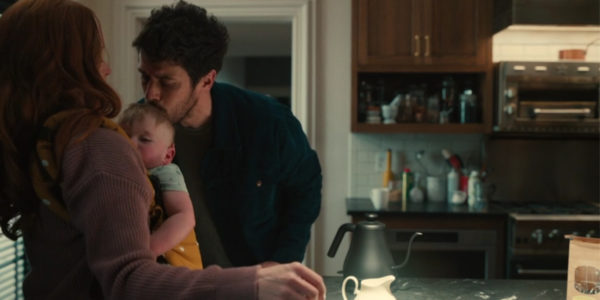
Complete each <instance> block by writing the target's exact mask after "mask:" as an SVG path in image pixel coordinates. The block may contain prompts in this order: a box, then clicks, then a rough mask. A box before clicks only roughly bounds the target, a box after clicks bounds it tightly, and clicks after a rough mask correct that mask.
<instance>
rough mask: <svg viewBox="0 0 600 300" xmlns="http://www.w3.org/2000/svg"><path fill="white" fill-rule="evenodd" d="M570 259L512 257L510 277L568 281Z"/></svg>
mask: <svg viewBox="0 0 600 300" xmlns="http://www.w3.org/2000/svg"><path fill="white" fill-rule="evenodd" d="M567 267H568V257H565V256H564V255H516V256H511V259H510V263H509V270H508V274H509V275H508V276H509V278H511V279H560V280H567Z"/></svg>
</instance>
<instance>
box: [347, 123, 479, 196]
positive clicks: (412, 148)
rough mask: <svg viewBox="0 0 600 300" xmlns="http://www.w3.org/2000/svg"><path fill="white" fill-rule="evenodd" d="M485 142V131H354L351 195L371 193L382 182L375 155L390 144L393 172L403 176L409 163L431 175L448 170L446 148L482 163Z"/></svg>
mask: <svg viewBox="0 0 600 300" xmlns="http://www.w3.org/2000/svg"><path fill="white" fill-rule="evenodd" d="M481 143H482V135H478V134H455V135H454V134H352V136H351V142H350V145H351V147H352V149H351V151H350V153H351V155H352V156H353V157H352V158H351V159H350V161H351V162H352V166H350V169H351V176H350V180H351V183H350V186H351V189H350V192H351V195H350V196H352V197H369V193H370V190H371V188H374V187H379V186H381V185H382V180H383V171H377V170H376V169H375V159H376V155H377V153H385V151H386V150H387V149H388V148H389V149H392V172H393V173H394V174H395V176H396V177H397V179H400V176H401V173H402V170H403V169H404V168H406V167H408V168H410V169H411V170H413V171H415V172H417V173H420V174H425V169H426V170H427V172H428V173H429V174H430V175H442V174H445V173H447V172H448V170H449V166H448V164H447V163H446V161H445V159H444V158H443V157H442V154H441V151H442V149H444V148H446V149H449V150H451V151H452V152H453V153H456V154H458V155H459V156H460V157H461V158H463V162H464V160H465V159H468V161H469V164H471V165H473V166H477V165H480V163H481V155H480V151H481ZM358 147H360V148H358ZM365 149H368V150H365ZM419 150H424V154H423V158H422V162H423V164H424V165H425V169H423V167H422V166H421V165H420V164H418V162H417V159H416V154H417V151H419Z"/></svg>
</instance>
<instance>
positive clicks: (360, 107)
mask: <svg viewBox="0 0 600 300" xmlns="http://www.w3.org/2000/svg"><path fill="white" fill-rule="evenodd" d="M352 18H353V19H352V20H353V21H352V26H353V31H352V32H353V36H352V38H353V39H352V49H353V51H352V118H351V129H352V132H369V133H399V132H411V133H489V132H491V128H492V125H491V123H492V115H493V114H492V97H493V92H492V89H493V84H492V80H493V65H492V57H491V49H492V47H491V46H492V45H491V39H492V2H491V0H353V13H352ZM423 76H425V77H427V76H429V77H431V78H426V79H424V80H422V81H420V82H417V83H419V84H421V83H426V84H428V93H430V94H428V95H431V94H434V93H437V92H439V90H440V87H439V85H440V83H441V80H442V78H444V77H445V76H453V77H468V78H471V77H472V78H476V80H475V81H474V82H472V85H473V86H474V88H475V89H476V90H477V97H478V98H479V100H478V101H479V107H478V109H479V110H480V115H479V120H478V121H477V122H476V123H468V124H459V123H457V121H451V122H450V123H445V124H436V123H431V122H430V123H425V122H414V123H412V122H409V123H396V124H368V123H366V122H365V120H364V115H365V110H366V109H367V108H365V107H368V106H372V105H382V104H386V103H389V102H390V101H391V100H392V99H393V98H394V96H395V94H396V93H397V92H398V91H399V90H402V89H407V86H404V87H401V86H399V85H401V84H404V85H408V84H409V83H410V84H413V83H415V82H414V78H423ZM394 77H396V78H394ZM406 79H409V80H406ZM369 80H372V81H371V82H369ZM418 80H420V79H418ZM365 81H366V82H368V83H370V84H371V85H376V84H377V82H380V81H386V83H389V82H392V83H393V84H395V85H391V86H386V91H385V95H383V96H382V97H380V98H381V99H379V100H378V101H374V102H375V103H374V104H373V103H369V104H365V103H364V102H365V101H364V100H365V99H361V96H360V95H359V90H360V85H361V83H362V82H365ZM459 92H460V90H457V97H458V94H459ZM361 101H363V102H361Z"/></svg>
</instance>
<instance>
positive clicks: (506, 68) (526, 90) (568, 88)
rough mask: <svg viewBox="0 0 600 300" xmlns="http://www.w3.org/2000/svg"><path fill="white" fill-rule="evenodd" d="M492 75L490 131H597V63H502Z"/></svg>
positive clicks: (574, 133)
mask: <svg viewBox="0 0 600 300" xmlns="http://www.w3.org/2000/svg"><path fill="white" fill-rule="evenodd" d="M495 75H496V85H495V97H494V98H495V105H494V106H495V113H494V127H493V131H494V132H496V133H518V134H534V135H561V136H562V135H572V136H579V135H586V136H598V134H599V133H600V121H599V109H600V106H599V97H600V63H590V62H575V61H569V62H562V61H561V62H520V61H519V62H516V61H512V62H500V63H498V64H496V65H495Z"/></svg>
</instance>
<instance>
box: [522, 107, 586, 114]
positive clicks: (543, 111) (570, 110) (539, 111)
mask: <svg viewBox="0 0 600 300" xmlns="http://www.w3.org/2000/svg"><path fill="white" fill-rule="evenodd" d="M533 113H534V114H536V115H539V114H556V115H563V114H569V115H589V114H591V113H592V110H591V109H589V108H534V109H533Z"/></svg>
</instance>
